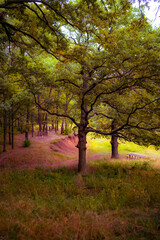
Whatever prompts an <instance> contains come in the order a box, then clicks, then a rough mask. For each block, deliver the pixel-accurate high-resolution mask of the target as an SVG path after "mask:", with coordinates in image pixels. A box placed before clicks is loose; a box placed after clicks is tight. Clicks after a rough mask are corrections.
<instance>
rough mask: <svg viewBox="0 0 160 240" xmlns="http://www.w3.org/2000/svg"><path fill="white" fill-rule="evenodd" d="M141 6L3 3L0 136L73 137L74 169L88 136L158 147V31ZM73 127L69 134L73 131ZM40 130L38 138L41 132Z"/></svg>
mask: <svg viewBox="0 0 160 240" xmlns="http://www.w3.org/2000/svg"><path fill="white" fill-rule="evenodd" d="M146 4H147V2H146V1H144V2H139V8H135V7H134V5H133V4H132V2H130V1H126V0H125V1H107V0H105V1H104V0H101V1H100V0H99V1H95V0H91V1H90V0H81V1H64V0H62V1H49V0H46V1H40V0H38V1H31V0H30V1H25V0H18V1H3V0H2V1H1V2H0V11H1V12H0V31H1V34H0V38H1V43H0V56H1V58H0V59H1V60H0V61H1V70H0V100H1V102H0V112H1V116H0V131H1V134H3V151H6V139H7V134H8V136H9V144H11V145H12V148H14V132H15V133H17V131H19V132H21V133H23V132H24V133H25V138H26V140H28V132H29V131H32V133H33V131H34V129H37V130H38V131H39V134H40V135H41V134H47V131H48V129H50V130H51V129H54V130H55V131H58V130H59V129H60V128H61V132H62V133H67V134H68V133H70V131H73V130H74V132H75V134H78V139H79V141H78V145H77V148H78V149H79V164H78V171H79V172H84V171H85V170H86V143H87V140H86V136H87V134H88V133H94V134H100V135H103V136H106V137H108V136H110V137H111V145H112V157H114V158H118V138H121V139H125V140H129V141H133V142H136V143H138V144H142V145H150V144H152V145H155V146H157V147H158V146H159V144H160V135H159V128H160V120H159V115H160V108H159V103H160V79H159V76H160V75H159V71H160V61H159V60H160V59H159V58H160V55H159V51H160V42H159V39H160V31H159V28H156V27H154V28H153V27H152V25H151V23H150V22H149V20H148V19H147V17H146V16H145V14H144V8H145V5H146ZM71 129H72V130H71ZM42 132H43V133H42Z"/></svg>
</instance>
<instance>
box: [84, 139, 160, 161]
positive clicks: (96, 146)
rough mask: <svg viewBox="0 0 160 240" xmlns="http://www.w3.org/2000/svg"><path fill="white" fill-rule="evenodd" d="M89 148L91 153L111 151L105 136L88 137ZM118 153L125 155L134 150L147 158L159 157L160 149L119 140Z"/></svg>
mask: <svg viewBox="0 0 160 240" xmlns="http://www.w3.org/2000/svg"><path fill="white" fill-rule="evenodd" d="M88 140H89V141H88V142H89V150H90V151H91V152H92V153H97V152H101V153H104V154H105V153H109V154H110V152H111V144H110V139H105V138H93V137H92V136H89V137H88ZM118 149H119V153H120V155H127V154H128V153H129V152H136V153H141V154H144V155H146V156H147V157H149V158H155V159H159V156H160V150H156V149H155V148H154V146H149V147H145V146H140V145H137V144H135V143H133V142H125V141H123V142H120V141H119V147H118Z"/></svg>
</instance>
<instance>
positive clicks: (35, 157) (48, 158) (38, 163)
mask: <svg viewBox="0 0 160 240" xmlns="http://www.w3.org/2000/svg"><path fill="white" fill-rule="evenodd" d="M29 139H30V140H31V145H30V147H26V148H25V147H22V144H23V141H24V134H21V135H18V136H16V137H15V148H14V149H13V150H12V149H11V147H10V146H8V145H7V152H4V153H1V154H0V168H1V169H4V168H10V169H19V170H23V169H35V168H37V167H48V168H53V169H55V168H59V167H64V166H66V167H74V166H75V167H76V166H77V165H78V149H77V148H76V147H75V146H76V144H77V141H78V139H77V138H76V137H70V136H69V137H68V136H64V135H59V134H55V132H49V134H48V136H36V135H35V136H34V137H31V135H30V136H29ZM105 156H106V155H104V154H91V153H90V151H87V161H91V160H95V159H102V158H104V157H105Z"/></svg>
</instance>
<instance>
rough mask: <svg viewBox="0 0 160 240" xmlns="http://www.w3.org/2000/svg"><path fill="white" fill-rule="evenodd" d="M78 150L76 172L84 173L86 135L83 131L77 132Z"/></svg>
mask: <svg viewBox="0 0 160 240" xmlns="http://www.w3.org/2000/svg"><path fill="white" fill-rule="evenodd" d="M78 139H79V142H78V148H79V162H78V172H79V173H84V172H85V171H86V149H87V148H86V143H87V141H86V133H85V132H84V131H83V130H80V128H79V130H78Z"/></svg>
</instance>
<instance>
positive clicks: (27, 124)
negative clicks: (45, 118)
mask: <svg viewBox="0 0 160 240" xmlns="http://www.w3.org/2000/svg"><path fill="white" fill-rule="evenodd" d="M28 134H29V106H27V116H26V131H25V140H28Z"/></svg>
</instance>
